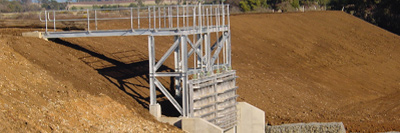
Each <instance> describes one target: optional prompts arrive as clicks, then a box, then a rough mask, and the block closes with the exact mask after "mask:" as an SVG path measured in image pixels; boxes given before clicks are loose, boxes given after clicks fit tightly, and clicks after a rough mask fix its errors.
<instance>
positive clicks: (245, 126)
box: [237, 102, 265, 133]
mask: <svg viewBox="0 0 400 133" xmlns="http://www.w3.org/2000/svg"><path fill="white" fill-rule="evenodd" d="M237 109H238V123H237V132H238V133H265V113H264V111H262V110H261V109H259V108H257V107H255V106H253V105H251V104H248V103H246V102H238V104H237Z"/></svg>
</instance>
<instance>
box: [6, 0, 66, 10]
mask: <svg viewBox="0 0 400 133" xmlns="http://www.w3.org/2000/svg"><path fill="white" fill-rule="evenodd" d="M66 6H67V4H66V3H59V2H57V1H56V0H39V1H38V3H33V2H32V1H31V0H11V1H10V0H0V13H9V12H28V11H40V10H42V9H54V10H63V9H65V7H66Z"/></svg>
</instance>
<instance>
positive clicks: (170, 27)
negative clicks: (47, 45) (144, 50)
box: [40, 4, 237, 130]
mask: <svg viewBox="0 0 400 133" xmlns="http://www.w3.org/2000/svg"><path fill="white" fill-rule="evenodd" d="M102 11H108V12H111V11H119V12H122V13H124V12H125V13H127V14H128V15H129V16H128V17H120V18H101V17H100V16H101V15H100V13H101V12H102ZM135 11H136V12H135ZM75 12H76V13H68V12H67V13H66V11H44V14H43V13H41V15H40V20H41V21H42V22H45V23H46V31H45V32H44V33H43V37H44V38H68V37H102V36H137V35H147V36H148V52H149V82H150V83H149V84H150V89H149V91H150V106H152V105H157V100H156V89H157V88H158V89H159V90H160V91H161V92H162V93H163V94H164V95H165V96H166V97H167V98H168V100H169V101H170V102H171V103H172V105H173V106H174V107H175V108H176V110H177V111H178V112H179V113H180V114H181V116H183V117H200V118H204V119H206V120H208V121H210V122H211V123H214V124H215V125H218V126H220V127H221V128H222V129H224V130H227V129H230V128H232V127H233V126H235V124H236V97H237V95H236V89H237V87H236V86H235V84H236V83H235V78H236V73H235V71H234V70H232V61H231V60H232V58H231V33H230V19H229V5H222V4H221V5H201V4H199V5H186V6H182V5H178V6H149V7H137V8H127V9H95V10H77V11H75ZM61 13H65V14H64V15H62V17H60V18H58V17H57V14H61ZM79 13H81V14H85V15H86V16H87V17H86V18H74V17H75V16H73V15H72V16H68V15H71V14H78V16H79ZM43 16H44V20H42V17H43ZM123 19H127V20H130V28H129V29H126V30H117V29H113V30H98V27H97V23H100V22H98V21H102V20H123ZM143 20H146V21H145V22H146V23H143V22H142V21H143ZM67 21H84V22H85V21H86V22H87V28H86V29H85V30H84V31H67V32H63V31H57V30H56V22H67ZM91 21H94V22H95V30H91V27H90V23H91ZM51 23H53V26H54V31H53V32H50V31H48V25H49V24H51ZM135 23H136V25H135ZM214 35H215V36H214ZM157 36H171V37H174V43H173V44H172V45H171V46H170V48H169V49H168V50H167V51H166V52H165V53H164V54H163V56H162V57H161V58H160V59H159V60H157V59H156V57H155V55H156V53H155V49H156V45H155V44H156V38H157ZM212 36H213V37H212ZM172 54H173V56H174V67H175V68H174V71H173V72H159V69H160V67H161V66H162V65H163V64H164V62H165V61H166V59H167V58H168V57H170V56H172ZM191 57H193V64H192V63H191V64H189V60H191ZM159 77H173V78H174V81H175V82H174V83H175V88H174V89H175V92H176V93H175V94H174V95H172V94H170V92H169V91H168V90H167V88H166V87H165V86H164V85H163V84H161V82H160V81H159V80H158V78H159ZM171 89H172V88H171ZM150 109H151V108H150ZM150 112H152V111H150Z"/></svg>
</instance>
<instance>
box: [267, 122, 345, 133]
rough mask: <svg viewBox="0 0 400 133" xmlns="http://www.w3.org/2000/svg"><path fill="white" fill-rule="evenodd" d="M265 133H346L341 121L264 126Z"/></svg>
mask: <svg viewBox="0 0 400 133" xmlns="http://www.w3.org/2000/svg"><path fill="white" fill-rule="evenodd" d="M265 132H266V133H288V132H290V133H346V129H345V128H344V125H343V123H342V122H329V123H295V124H283V125H276V126H268V125H267V126H266V130H265Z"/></svg>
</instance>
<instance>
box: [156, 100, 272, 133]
mask: <svg viewBox="0 0 400 133" xmlns="http://www.w3.org/2000/svg"><path fill="white" fill-rule="evenodd" d="M236 106H237V109H238V112H237V116H238V118H237V125H236V126H235V127H233V128H231V129H228V130H225V131H224V130H223V129H221V128H220V127H218V126H216V125H214V124H212V123H210V122H208V121H206V120H204V119H202V118H183V117H164V116H161V117H157V120H159V121H161V122H165V123H169V124H171V125H173V126H176V127H178V128H181V129H182V130H183V131H186V132H189V133H265V113H264V111H262V110H261V109H258V108H257V107H254V106H252V105H250V104H248V103H246V102H238V104H237V105H236ZM154 108H156V109H160V110H161V107H159V105H158V106H157V107H154ZM153 113H154V114H153V115H154V116H160V114H159V113H160V112H158V111H154V112H153Z"/></svg>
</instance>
